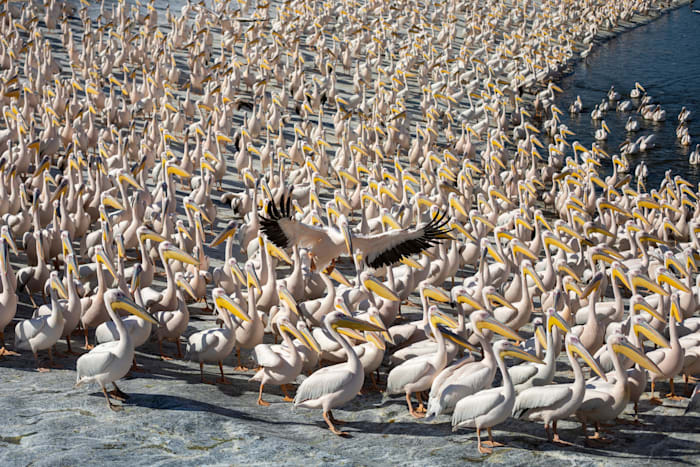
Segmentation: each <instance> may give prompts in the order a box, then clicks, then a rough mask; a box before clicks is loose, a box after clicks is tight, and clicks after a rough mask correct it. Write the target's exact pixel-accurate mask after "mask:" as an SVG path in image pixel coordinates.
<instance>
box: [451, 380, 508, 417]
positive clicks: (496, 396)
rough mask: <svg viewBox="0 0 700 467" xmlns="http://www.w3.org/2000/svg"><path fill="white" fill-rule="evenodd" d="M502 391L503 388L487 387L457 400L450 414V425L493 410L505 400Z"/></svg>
mask: <svg viewBox="0 0 700 467" xmlns="http://www.w3.org/2000/svg"><path fill="white" fill-rule="evenodd" d="M502 391H503V388H493V389H487V390H486V391H481V392H478V393H476V394H473V395H471V396H467V397H465V398H464V399H462V400H461V401H459V402H457V405H456V406H455V411H454V413H453V414H452V426H456V425H458V424H460V423H462V422H466V421H468V420H473V419H475V418H476V417H478V416H480V415H484V414H486V413H488V412H490V411H491V410H493V409H494V408H495V407H496V406H498V404H500V403H502V402H503V401H504V400H505V397H504V396H503V393H502Z"/></svg>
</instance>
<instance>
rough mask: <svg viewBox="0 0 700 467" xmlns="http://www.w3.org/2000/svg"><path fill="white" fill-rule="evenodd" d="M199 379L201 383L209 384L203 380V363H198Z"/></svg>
mask: <svg viewBox="0 0 700 467" xmlns="http://www.w3.org/2000/svg"><path fill="white" fill-rule="evenodd" d="M199 378H200V380H201V381H202V383H205V384H209V383H208V382H207V380H205V379H204V362H199Z"/></svg>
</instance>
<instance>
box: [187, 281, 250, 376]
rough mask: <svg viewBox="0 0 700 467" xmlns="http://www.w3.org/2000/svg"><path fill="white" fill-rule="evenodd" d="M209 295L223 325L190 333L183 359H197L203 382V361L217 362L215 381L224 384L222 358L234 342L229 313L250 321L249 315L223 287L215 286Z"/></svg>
mask: <svg viewBox="0 0 700 467" xmlns="http://www.w3.org/2000/svg"><path fill="white" fill-rule="evenodd" d="M211 295H212V299H213V300H214V306H215V308H216V311H217V312H218V314H219V318H220V319H221V320H222V321H223V322H224V326H223V327H221V328H214V329H207V330H205V331H200V332H197V333H194V334H192V335H191V336H190V338H189V343H188V344H187V351H186V352H185V359H187V360H190V361H192V360H197V361H199V374H200V376H201V381H202V382H203V383H205V382H206V381H205V380H204V362H217V363H218V364H219V370H220V371H221V378H220V379H219V380H218V381H217V382H219V383H222V384H225V383H227V382H228V381H227V380H226V377H225V376H224V366H223V360H224V358H226V357H227V356H228V355H229V354H230V353H231V351H232V350H233V347H234V345H235V344H236V338H235V335H234V325H233V321H232V320H231V316H229V314H231V315H233V316H235V317H237V318H238V319H240V320H243V321H250V317H248V315H246V314H245V312H244V311H243V309H242V308H241V307H240V306H239V305H238V303H236V302H235V301H233V300H232V299H231V297H229V296H228V295H226V292H224V289H221V288H216V289H214V290H213V291H212V293H211Z"/></svg>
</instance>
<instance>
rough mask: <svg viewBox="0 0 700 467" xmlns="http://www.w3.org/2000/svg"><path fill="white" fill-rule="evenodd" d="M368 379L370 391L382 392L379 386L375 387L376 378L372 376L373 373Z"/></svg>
mask: <svg viewBox="0 0 700 467" xmlns="http://www.w3.org/2000/svg"><path fill="white" fill-rule="evenodd" d="M369 379H370V380H372V390H374V391H377V392H382V390H381V389H379V386H377V377H376V376H375V375H374V372H372V373H370V374H369Z"/></svg>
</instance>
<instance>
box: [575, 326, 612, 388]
mask: <svg viewBox="0 0 700 467" xmlns="http://www.w3.org/2000/svg"><path fill="white" fill-rule="evenodd" d="M565 345H566V350H567V351H569V352H571V353H572V354H573V353H577V354H578V355H579V356H580V357H581V358H582V359H583V361H584V362H586V365H588V366H589V367H590V368H591V369H592V370H593V371H595V372H596V374H597V375H598V376H600V378H601V379H602V380H603V381H607V380H608V378H607V376H605V373H604V372H603V369H602V368H601V367H600V365H599V364H598V361H597V360H596V359H595V358H593V357H592V356H591V354H590V352H588V350H586V347H584V345H583V344H582V343H581V341H580V340H579V338H578V337H576V336H574V335H573V334H567V335H566V340H565Z"/></svg>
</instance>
